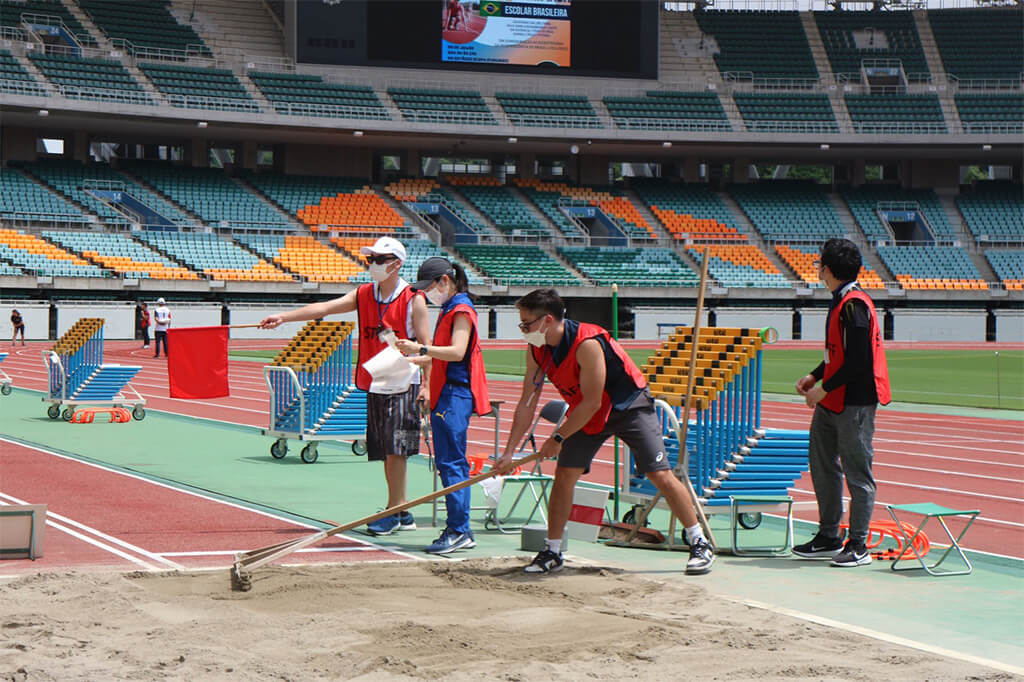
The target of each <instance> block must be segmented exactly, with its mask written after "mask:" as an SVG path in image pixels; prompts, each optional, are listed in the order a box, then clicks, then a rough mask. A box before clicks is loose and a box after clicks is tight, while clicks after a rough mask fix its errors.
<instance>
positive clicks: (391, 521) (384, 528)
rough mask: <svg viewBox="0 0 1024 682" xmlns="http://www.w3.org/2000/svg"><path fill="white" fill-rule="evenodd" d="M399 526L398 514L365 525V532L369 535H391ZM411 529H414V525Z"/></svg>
mask: <svg viewBox="0 0 1024 682" xmlns="http://www.w3.org/2000/svg"><path fill="white" fill-rule="evenodd" d="M400 525H401V521H399V519H398V514H394V515H392V516H385V517H384V518H383V519H377V520H376V521H371V522H370V523H368V524H366V531H367V532H368V533H369V534H370V535H391V534H392V533H394V532H395V530H396V529H397V528H398V527H399V526H400ZM413 527H415V523H414V524H413Z"/></svg>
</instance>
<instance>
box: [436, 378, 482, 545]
mask: <svg viewBox="0 0 1024 682" xmlns="http://www.w3.org/2000/svg"><path fill="white" fill-rule="evenodd" d="M472 413H473V394H472V393H471V392H470V390H469V388H468V387H466V386H455V385H452V384H446V385H445V387H444V388H443V389H442V390H441V397H440V398H439V399H438V401H437V407H436V408H435V409H434V410H433V411H432V412H431V413H430V430H431V433H432V434H433V437H434V462H435V463H436V465H437V472H438V474H440V476H441V483H442V484H443V485H444V487H446V488H447V487H448V486H450V485H455V484H456V483H461V482H462V481H465V480H466V479H467V478H469V461H468V460H467V459H466V430H467V429H468V428H469V417H470V415H471V414H472ZM469 504H470V488H469V487H467V488H463V489H462V490H458V491H456V492H454V493H450V494H449V495H446V496H445V506H446V508H447V510H448V527H449V528H451V529H452V530H453V531H455V532H457V533H465V532H466V531H468V530H469Z"/></svg>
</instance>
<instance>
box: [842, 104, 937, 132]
mask: <svg viewBox="0 0 1024 682" xmlns="http://www.w3.org/2000/svg"><path fill="white" fill-rule="evenodd" d="M845 99H846V108H847V109H848V110H849V112H850V120H852V121H853V127H854V129H855V130H856V131H857V132H858V133H868V134H869V133H876V134H893V133H909V134H914V133H921V134H930V133H945V132H947V131H946V119H945V118H944V117H943V115H942V106H941V105H940V104H939V98H938V97H937V96H935V95H846V98H845Z"/></svg>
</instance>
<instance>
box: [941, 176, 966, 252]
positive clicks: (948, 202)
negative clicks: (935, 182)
mask: <svg viewBox="0 0 1024 682" xmlns="http://www.w3.org/2000/svg"><path fill="white" fill-rule="evenodd" d="M935 195H936V196H937V197H938V198H939V205H940V206H941V207H942V210H943V212H944V213H945V214H946V220H948V221H949V224H950V226H951V227H952V228H953V234H954V236H955V237H956V239H959V240H960V241H961V242H962V243H964V244H970V243H972V242H973V241H974V235H973V234H972V233H971V228H970V227H968V226H967V221H966V220H965V219H964V216H963V214H962V213H961V212H960V207H959V206H957V205H956V197H957V192H956V191H947V190H945V189H944V188H936V189H935Z"/></svg>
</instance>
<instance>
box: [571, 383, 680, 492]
mask: <svg viewBox="0 0 1024 682" xmlns="http://www.w3.org/2000/svg"><path fill="white" fill-rule="evenodd" d="M612 436H618V437H619V438H620V439H621V440H622V442H623V443H625V444H626V445H627V446H629V449H630V452H631V453H632V455H633V461H634V462H636V468H637V470H639V471H640V473H644V474H646V473H649V472H651V471H660V470H663V469H670V468H671V467H670V466H669V463H668V454H667V453H666V452H665V439H664V436H662V433H661V424H660V423H659V421H658V416H657V415H656V414H655V413H654V401H653V400H651V394H650V393H649V392H647V391H644V392H643V393H641V394H640V395H638V396H637V397H636V400H634V401H633V403H632V404H631V405H630V406H629V407H628V408H626V409H625V410H612V413H611V414H610V415H609V416H608V422H607V423H606V424H605V427H604V429H603V430H602V431H601V432H600V433H595V434H593V435H591V434H586V433H583V431H577V432H576V433H574V434H572V435H571V436H569V437H568V438H566V439H565V441H564V442H563V443H562V450H561V452H559V453H558V466H560V467H576V468H582V469H585V470H586V471H587V472H589V471H590V463H591V462H592V461H593V460H594V457H595V456H596V455H597V451H598V450H600V449H601V446H602V445H604V442H605V441H606V440H608V439H609V438H611V437H612Z"/></svg>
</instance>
